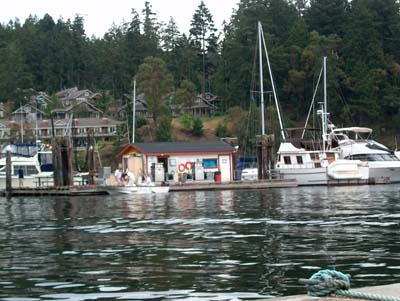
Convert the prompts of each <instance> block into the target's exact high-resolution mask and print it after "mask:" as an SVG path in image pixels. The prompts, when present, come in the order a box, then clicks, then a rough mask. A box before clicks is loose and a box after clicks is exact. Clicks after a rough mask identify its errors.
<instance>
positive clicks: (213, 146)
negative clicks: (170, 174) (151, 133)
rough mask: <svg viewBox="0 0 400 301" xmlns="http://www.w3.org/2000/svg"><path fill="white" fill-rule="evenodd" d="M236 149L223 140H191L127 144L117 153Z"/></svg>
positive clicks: (119, 154) (209, 151) (223, 151)
mask: <svg viewBox="0 0 400 301" xmlns="http://www.w3.org/2000/svg"><path fill="white" fill-rule="evenodd" d="M235 150H236V149H235V148H234V147H233V146H231V145H229V144H227V143H225V142H223V141H219V140H218V141H192V142H152V143H135V144H128V145H127V146H125V147H124V148H123V149H122V150H121V151H120V152H119V153H118V154H117V157H122V156H123V155H125V154H126V153H130V152H138V153H144V154H147V155H151V154H169V155H171V154H190V153H208V154H210V153H218V154H229V153H233V152H234V151H235Z"/></svg>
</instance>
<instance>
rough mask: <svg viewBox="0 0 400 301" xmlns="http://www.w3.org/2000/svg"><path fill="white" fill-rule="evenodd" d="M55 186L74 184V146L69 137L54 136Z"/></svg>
mask: <svg viewBox="0 0 400 301" xmlns="http://www.w3.org/2000/svg"><path fill="white" fill-rule="evenodd" d="M51 144H52V150H53V166H54V186H56V187H62V186H71V185H73V176H72V156H71V155H72V147H71V141H70V138H69V137H53V139H52V143H51Z"/></svg>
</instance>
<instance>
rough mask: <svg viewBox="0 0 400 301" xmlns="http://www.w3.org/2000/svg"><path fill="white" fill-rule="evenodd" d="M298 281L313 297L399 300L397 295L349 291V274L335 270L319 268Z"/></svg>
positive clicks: (380, 300) (379, 300) (377, 300)
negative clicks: (334, 296)
mask: <svg viewBox="0 0 400 301" xmlns="http://www.w3.org/2000/svg"><path fill="white" fill-rule="evenodd" d="M299 282H300V283H303V284H305V285H306V288H307V292H308V295H310V296H314V297H324V296H328V295H331V294H336V295H341V296H346V297H354V298H360V299H367V300H374V301H400V298H399V297H390V296H384V295H378V294H368V293H362V292H355V291H350V290H349V288H350V275H347V274H343V273H341V272H338V271H335V270H321V271H319V272H317V273H315V274H314V275H312V276H311V277H310V279H300V280H299Z"/></svg>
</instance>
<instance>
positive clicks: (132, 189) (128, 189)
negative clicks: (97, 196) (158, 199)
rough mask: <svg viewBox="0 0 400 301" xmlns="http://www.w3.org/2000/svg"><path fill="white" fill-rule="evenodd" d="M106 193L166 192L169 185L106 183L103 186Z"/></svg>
mask: <svg viewBox="0 0 400 301" xmlns="http://www.w3.org/2000/svg"><path fill="white" fill-rule="evenodd" d="M103 187H104V188H105V190H106V191H107V193H108V194H110V195H117V194H152V193H157V194H159V193H168V192H169V186H166V185H165V186H164V185H155V184H154V183H148V184H145V183H139V184H138V185H137V186H136V185H106V186H103Z"/></svg>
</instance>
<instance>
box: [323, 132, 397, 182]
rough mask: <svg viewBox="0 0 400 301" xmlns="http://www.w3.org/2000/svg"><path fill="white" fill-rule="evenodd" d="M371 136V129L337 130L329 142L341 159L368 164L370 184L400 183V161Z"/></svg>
mask: <svg viewBox="0 0 400 301" xmlns="http://www.w3.org/2000/svg"><path fill="white" fill-rule="evenodd" d="M371 135H372V129H370V128H365V127H348V128H337V129H333V130H332V132H331V133H330V135H329V142H330V144H331V145H332V149H334V150H336V151H337V152H338V153H339V154H340V157H341V158H344V159H348V160H356V161H362V162H364V163H366V164H368V167H369V183H371V184H379V183H397V182H400V159H399V158H398V157H397V156H396V155H395V153H394V152H393V151H391V150H390V149H389V148H387V147H386V146H385V145H383V144H381V143H378V142H376V141H374V140H372V139H371Z"/></svg>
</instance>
